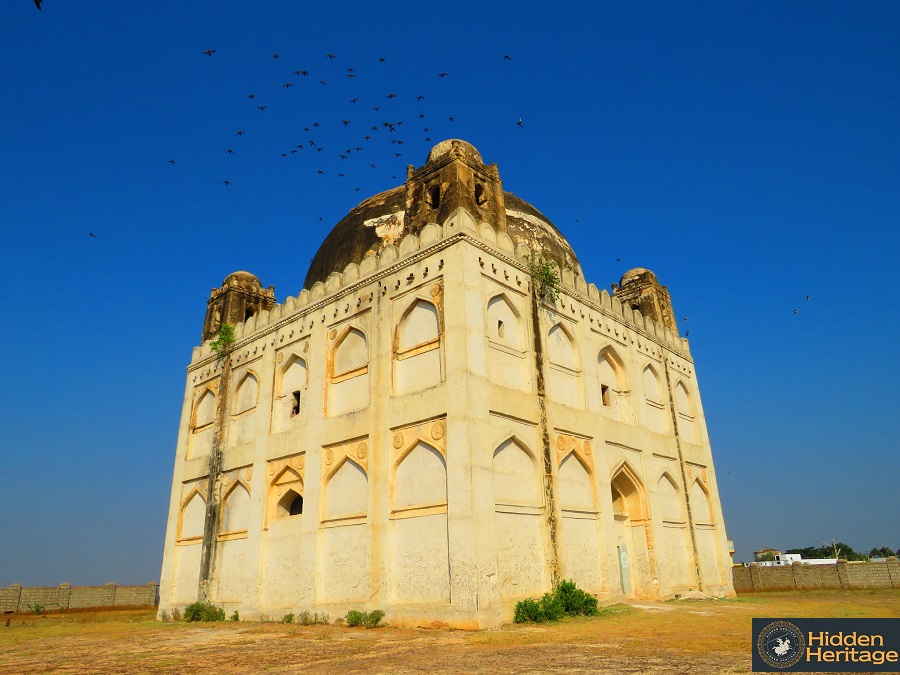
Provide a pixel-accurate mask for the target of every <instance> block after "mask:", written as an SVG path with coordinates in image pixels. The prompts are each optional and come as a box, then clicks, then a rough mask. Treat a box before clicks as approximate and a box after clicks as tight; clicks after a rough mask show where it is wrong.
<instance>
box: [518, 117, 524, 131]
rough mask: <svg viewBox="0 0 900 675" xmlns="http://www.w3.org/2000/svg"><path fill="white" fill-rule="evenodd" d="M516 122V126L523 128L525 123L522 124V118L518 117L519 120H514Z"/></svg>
mask: <svg viewBox="0 0 900 675" xmlns="http://www.w3.org/2000/svg"><path fill="white" fill-rule="evenodd" d="M516 124H517V125H518V126H520V127H522V128H523V129H524V128H525V125H524V124H522V118H521V117H520V118H519V121H518V122H516Z"/></svg>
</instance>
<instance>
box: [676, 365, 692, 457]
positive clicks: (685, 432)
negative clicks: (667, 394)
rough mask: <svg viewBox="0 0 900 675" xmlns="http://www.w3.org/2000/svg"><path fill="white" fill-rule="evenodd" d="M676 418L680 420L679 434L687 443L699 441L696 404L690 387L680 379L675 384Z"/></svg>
mask: <svg viewBox="0 0 900 675" xmlns="http://www.w3.org/2000/svg"><path fill="white" fill-rule="evenodd" d="M675 413H676V415H675V419H676V420H678V435H679V436H680V437H681V438H682V439H683V440H684V441H685V442H686V443H696V442H697V430H696V424H695V419H696V415H695V414H694V405H693V402H692V400H691V395H690V393H688V388H687V387H686V386H685V384H684V382H682V381H681V380H679V381H678V384H676V385H675Z"/></svg>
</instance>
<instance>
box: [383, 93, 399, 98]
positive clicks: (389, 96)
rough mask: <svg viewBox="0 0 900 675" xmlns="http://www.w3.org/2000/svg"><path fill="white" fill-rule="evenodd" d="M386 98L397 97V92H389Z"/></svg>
mask: <svg viewBox="0 0 900 675" xmlns="http://www.w3.org/2000/svg"><path fill="white" fill-rule="evenodd" d="M385 98H397V94H388V95H387V96H385Z"/></svg>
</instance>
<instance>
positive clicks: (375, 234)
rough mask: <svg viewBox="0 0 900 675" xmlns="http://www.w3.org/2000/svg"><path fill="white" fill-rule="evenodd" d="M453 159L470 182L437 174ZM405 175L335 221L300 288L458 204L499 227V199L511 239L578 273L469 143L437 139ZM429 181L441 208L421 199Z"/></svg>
mask: <svg viewBox="0 0 900 675" xmlns="http://www.w3.org/2000/svg"><path fill="white" fill-rule="evenodd" d="M454 161H456V162H459V163H460V164H463V165H465V170H468V171H469V173H470V174H471V178H472V180H471V181H469V180H465V178H467V177H468V176H466V175H464V177H463V178H460V177H459V174H460V172H459V171H456V172H455V173H453V174H452V175H451V177H449V178H448V177H447V175H446V173H444V174H441V171H442V169H443V168H444V167H446V166H448V165H450V164H451V163H453V162H454ZM463 173H464V174H465V171H463ZM409 176H410V177H409V178H408V179H407V181H406V184H404V185H400V186H398V187H395V188H392V189H390V190H387V191H385V192H382V193H380V194H377V195H375V196H373V197H369V198H368V199H366V200H365V201H363V202H360V204H358V205H357V206H356V207H355V208H353V209H352V210H351V211H350V213H348V214H347V215H346V216H344V217H343V218H342V219H341V220H340V222H339V223H338V224H337V225H335V227H334V229H332V230H331V232H330V233H329V234H328V236H326V237H325V241H323V242H322V245H321V246H320V247H319V250H318V251H317V252H316V255H315V256H314V257H313V260H312V263H311V264H310V266H309V271H308V272H307V274H306V280H305V281H304V287H305V288H311V287H312V285H313V284H315V283H316V282H317V281H322V282H324V281H325V280H326V279H327V278H328V275H329V274H331V273H332V272H342V271H343V270H344V268H345V267H346V266H347V265H349V264H350V263H359V262H360V261H361V260H362V259H363V258H364V257H365V256H366V255H367V254H369V253H370V252H372V253H377V252H378V251H379V250H380V249H381V248H383V247H384V246H386V245H388V244H391V243H397V242H398V241H399V240H400V238H401V237H402V236H403V235H405V234H408V233H410V232H413V233H418V232H419V231H420V230H421V228H422V227H423V226H424V225H425V224H426V223H427V222H438V223H440V222H443V218H442V217H441V216H442V215H443V216H444V217H445V216H446V215H449V212H448V209H450V208H456V207H458V206H463V207H465V208H467V209H468V210H469V211H470V212H471V213H472V215H473V216H474V217H475V218H476V220H484V221H486V222H489V223H491V225H493V226H494V227H498V229H502V228H501V226H500V224H499V223H498V222H496V221H497V220H498V216H501V214H500V213H497V212H496V209H492V206H495V205H498V204H499V205H500V210H501V211H502V218H501V219H502V221H503V226H504V227H505V228H506V232H507V234H508V235H509V236H510V237H512V239H513V241H522V242H523V243H525V244H526V245H527V246H528V247H529V248H531V249H532V250H534V251H538V252H540V253H541V254H542V255H543V256H544V257H546V258H548V259H550V260H554V261H555V262H556V263H557V264H558V265H560V266H561V267H563V268H567V269H571V270H573V271H575V273H576V274H581V269H580V265H579V263H578V258H577V257H576V256H575V252H574V251H573V250H572V247H571V246H570V245H569V242H568V241H566V238H565V237H564V236H563V235H562V233H561V232H560V231H559V230H558V229H557V228H556V226H555V225H554V224H553V223H551V222H550V219H549V218H547V216H545V215H544V214H543V213H541V212H540V211H538V210H537V209H536V208H535V207H534V206H532V205H531V204H529V203H528V202H526V201H525V200H524V199H521V198H519V197H517V196H516V195H514V194H513V193H512V192H506V191H505V190H502V188H501V187H500V185H501V184H500V181H499V178H498V176H497V169H496V166H494V165H491V166H490V167H487V166H485V165H484V163H483V161H482V159H481V154H480V153H479V152H478V150H476V149H475V147H474V146H472V145H471V144H469V143H466V142H465V141H460V140H456V139H451V140H446V141H442V142H440V143H438V144H437V145H435V146H434V148H432V150H431V152H429V154H428V159H427V160H426V163H425V165H424V166H423V167H420V168H419V169H415V170H413V168H412V167H410V171H409ZM429 181H430V182H429ZM482 184H484V185H487V186H488V187H487V188H485V187H484V185H482ZM434 185H437V186H440V187H439V190H441V192H439V194H441V195H442V196H441V197H438V200H439V201H440V202H441V203H440V208H439V207H438V205H437V204H431V205H424V206H423V205H422V204H420V202H422V199H421V195H422V194H425V193H426V191H427V190H429V189H434V187H428V186H434ZM479 185H482V189H483V190H490V189H496V192H499V194H496V195H494V198H493V200H489V199H488V198H486V197H481V198H480V197H479V195H480V194H481V193H478V192H476V189H477V188H476V186H479ZM495 186H496V187H495ZM469 188H471V189H469ZM469 193H472V195H473V196H472V198H471V199H468V198H467V197H468V195H469Z"/></svg>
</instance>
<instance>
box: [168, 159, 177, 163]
mask: <svg viewBox="0 0 900 675" xmlns="http://www.w3.org/2000/svg"><path fill="white" fill-rule="evenodd" d="M166 161H168V162H169V164H174V163H175V160H174V159H169V160H166Z"/></svg>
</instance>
